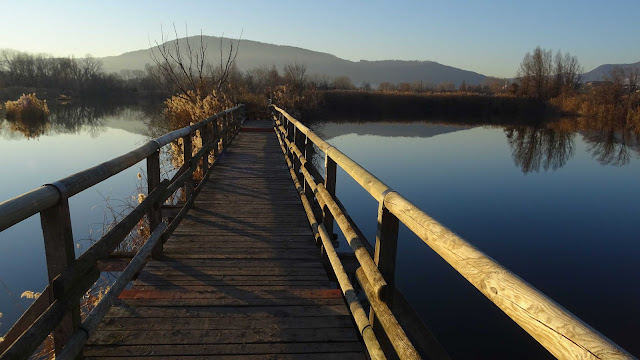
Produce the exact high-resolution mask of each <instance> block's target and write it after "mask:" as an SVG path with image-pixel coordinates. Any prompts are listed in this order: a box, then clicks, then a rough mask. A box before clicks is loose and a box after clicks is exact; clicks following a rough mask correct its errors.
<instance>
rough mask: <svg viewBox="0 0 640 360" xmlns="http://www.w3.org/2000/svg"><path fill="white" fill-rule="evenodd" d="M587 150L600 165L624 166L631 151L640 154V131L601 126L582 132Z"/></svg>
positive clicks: (629, 157)
mask: <svg viewBox="0 0 640 360" xmlns="http://www.w3.org/2000/svg"><path fill="white" fill-rule="evenodd" d="M583 138H584V141H585V142H586V143H587V145H588V151H589V152H590V153H591V155H592V156H593V157H594V158H595V159H596V160H598V162H599V163H600V164H602V165H613V166H624V165H627V164H629V162H630V161H631V154H632V151H635V152H636V153H637V154H640V133H637V132H635V131H632V130H628V129H624V128H616V127H603V128H601V129H598V131H595V130H589V131H585V132H583Z"/></svg>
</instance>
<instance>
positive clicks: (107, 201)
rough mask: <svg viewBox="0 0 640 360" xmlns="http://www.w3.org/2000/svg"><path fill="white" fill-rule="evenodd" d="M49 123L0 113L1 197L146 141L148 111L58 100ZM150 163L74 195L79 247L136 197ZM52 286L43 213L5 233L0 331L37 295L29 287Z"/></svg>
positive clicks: (0, 252)
mask: <svg viewBox="0 0 640 360" xmlns="http://www.w3.org/2000/svg"><path fill="white" fill-rule="evenodd" d="M51 110H52V114H51V116H50V119H49V120H50V121H49V122H47V123H43V124H22V123H16V122H10V121H7V120H4V115H2V116H1V117H0V119H3V120H0V154H1V155H0V178H1V179H2V186H0V202H2V201H5V200H7V199H10V198H12V197H15V196H17V195H20V194H22V193H24V192H27V191H30V190H32V189H35V188H37V187H39V186H41V185H43V184H46V183H51V182H53V181H56V180H58V179H61V178H63V177H66V176H68V175H71V174H73V173H76V172H78V171H81V170H84V169H86V168H89V167H92V166H95V165H97V164H99V163H101V162H103V161H107V160H110V159H112V158H114V157H116V156H119V155H122V154H124V153H126V152H127V151H129V150H132V149H134V148H136V147H138V146H140V145H142V144H143V143H144V142H146V141H147V139H148V138H147V137H146V136H145V135H144V133H146V125H145V122H144V121H145V120H146V119H147V115H146V114H145V112H143V111H142V109H140V108H137V107H109V108H107V109H104V108H103V107H94V106H71V105H69V106H58V107H55V106H54V107H52V109H51ZM141 168H145V163H144V162H143V163H140V164H138V165H135V166H133V167H131V168H129V169H127V170H125V171H123V172H121V173H119V174H118V175H116V176H114V177H112V178H110V179H108V180H106V181H104V182H102V183H100V184H98V185H96V186H94V187H92V188H90V189H87V190H85V191H83V192H81V193H79V194H78V195H75V196H73V197H71V198H70V199H69V206H70V211H71V220H72V225H73V236H74V240H75V243H76V253H80V252H82V251H83V250H85V249H86V248H87V247H88V246H89V245H90V244H91V243H92V241H95V240H97V239H99V238H100V234H101V233H102V229H103V225H104V224H108V223H110V222H111V220H112V219H113V214H114V213H117V212H121V211H123V210H125V209H126V208H127V207H128V204H131V203H134V201H133V198H134V197H136V196H137V193H138V186H140V185H141V180H139V179H138V178H137V175H138V173H139V172H141ZM46 284H47V272H46V263H45V255H44V245H43V240H42V231H41V228H40V217H39V216H37V215H36V216H32V217H31V218H29V219H27V220H25V221H23V222H22V223H19V224H17V225H15V226H13V227H11V228H9V229H7V230H5V231H3V232H1V233H0V313H2V314H3V316H2V317H1V318H0V336H1V335H2V334H4V333H6V331H8V330H9V328H10V327H11V324H13V323H14V322H15V321H16V320H17V319H18V317H19V316H20V314H21V313H22V312H23V311H24V310H25V309H26V308H27V307H28V306H29V305H30V304H31V302H32V300H29V299H25V298H21V297H20V295H21V294H22V293H23V292H24V291H34V292H39V291H42V290H43V289H44V288H45V286H46Z"/></svg>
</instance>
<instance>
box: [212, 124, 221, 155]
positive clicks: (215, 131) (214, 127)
mask: <svg viewBox="0 0 640 360" xmlns="http://www.w3.org/2000/svg"><path fill="white" fill-rule="evenodd" d="M211 125H212V126H211V127H212V132H211V137H212V138H213V140H214V142H215V144H213V158H214V160H215V159H218V151H219V149H218V147H219V146H220V139H218V136H219V134H220V129H219V128H218V127H219V126H220V118H217V119H215V120H213V121H212V124H211Z"/></svg>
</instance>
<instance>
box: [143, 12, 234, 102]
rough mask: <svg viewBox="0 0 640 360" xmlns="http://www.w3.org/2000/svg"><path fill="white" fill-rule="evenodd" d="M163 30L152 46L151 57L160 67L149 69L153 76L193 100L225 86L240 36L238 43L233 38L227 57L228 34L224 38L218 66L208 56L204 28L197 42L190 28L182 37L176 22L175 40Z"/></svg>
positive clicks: (221, 43) (174, 28) (221, 39)
mask: <svg viewBox="0 0 640 360" xmlns="http://www.w3.org/2000/svg"><path fill="white" fill-rule="evenodd" d="M161 33H162V34H161V42H160V43H158V42H157V41H156V42H155V44H156V46H155V47H151V59H152V60H153V62H154V63H155V64H156V67H157V70H158V71H155V72H154V71H151V72H149V73H150V74H151V75H154V76H159V78H158V80H159V82H160V83H163V84H165V85H169V86H171V89H169V90H170V91H172V92H178V93H179V94H178V96H180V97H183V98H186V99H189V100H191V101H194V100H196V97H204V96H207V94H208V93H209V92H210V91H211V90H217V91H219V90H221V89H222V86H223V85H224V84H225V83H226V81H227V80H228V77H229V73H230V71H231V68H232V65H233V63H234V62H235V60H236V57H237V56H238V47H239V44H240V39H238V40H237V42H236V43H235V44H234V42H233V41H231V40H229V50H228V55H227V56H225V55H224V51H225V50H224V37H221V38H220V65H219V67H216V66H214V65H212V63H211V62H209V61H208V59H207V44H206V42H205V40H204V36H203V35H202V31H201V32H200V36H199V37H198V40H196V42H195V44H194V43H193V42H192V39H190V38H189V32H188V28H186V27H185V37H184V38H182V39H180V38H179V36H178V30H177V29H176V26H175V24H174V25H173V33H174V35H175V39H174V40H173V41H171V40H170V39H169V36H168V35H167V34H165V33H164V30H163V29H162V28H161Z"/></svg>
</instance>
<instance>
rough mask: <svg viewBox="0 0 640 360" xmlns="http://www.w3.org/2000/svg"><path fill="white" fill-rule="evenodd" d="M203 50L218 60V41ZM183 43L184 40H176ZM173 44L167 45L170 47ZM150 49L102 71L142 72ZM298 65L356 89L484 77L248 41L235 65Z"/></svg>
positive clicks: (111, 60) (115, 59)
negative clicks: (365, 85)
mask: <svg viewBox="0 0 640 360" xmlns="http://www.w3.org/2000/svg"><path fill="white" fill-rule="evenodd" d="M203 39H204V43H205V45H206V47H207V56H208V57H209V58H211V59H216V60H217V59H219V57H220V38H219V37H216V36H204V37H203ZM189 40H190V41H191V42H192V44H198V45H199V44H200V39H199V36H193V37H190V38H189ZM180 41H184V39H180ZM174 42H175V40H172V41H170V42H168V43H167V44H168V45H169V46H171V45H173V44H174ZM223 46H224V47H225V49H227V48H228V40H227V39H224V45H223ZM150 54H151V49H144V50H137V51H131V52H127V53H124V54H122V55H118V56H108V57H104V58H101V60H102V61H103V63H104V69H105V70H106V71H109V72H118V71H120V70H125V69H130V70H136V69H143V68H144V66H145V64H149V63H152V60H151V57H150ZM290 63H301V64H304V65H306V66H307V73H308V74H321V75H327V76H329V77H332V78H335V77H338V76H348V77H350V78H351V80H352V81H353V83H354V84H356V85H360V84H361V83H362V82H364V81H368V82H370V83H371V84H373V85H376V84H379V83H382V82H385V81H387V82H391V83H400V82H414V81H423V82H424V83H425V84H433V85H436V84H440V83H445V82H451V83H454V84H455V85H456V86H458V85H460V84H461V83H462V82H463V81H464V82H466V83H467V84H468V85H476V84H482V83H484V81H485V80H486V79H487V76H485V75H482V74H479V73H476V72H473V71H467V70H462V69H458V68H455V67H452V66H447V65H442V64H439V63H437V62H434V61H405V60H382V61H367V60H360V61H357V62H355V61H349V60H345V59H341V58H339V57H337V56H335V55H331V54H327V53H323V52H318V51H312V50H307V49H302V48H298V47H294V46H287V45H274V44H267V43H262V42H258V41H252V40H240V46H239V52H238V57H237V59H236V64H237V66H238V68H239V69H240V70H243V71H244V70H249V69H252V68H256V67H261V66H269V67H270V66H272V65H275V66H276V67H277V68H278V69H279V70H281V69H282V67H283V66H284V65H285V64H290Z"/></svg>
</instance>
